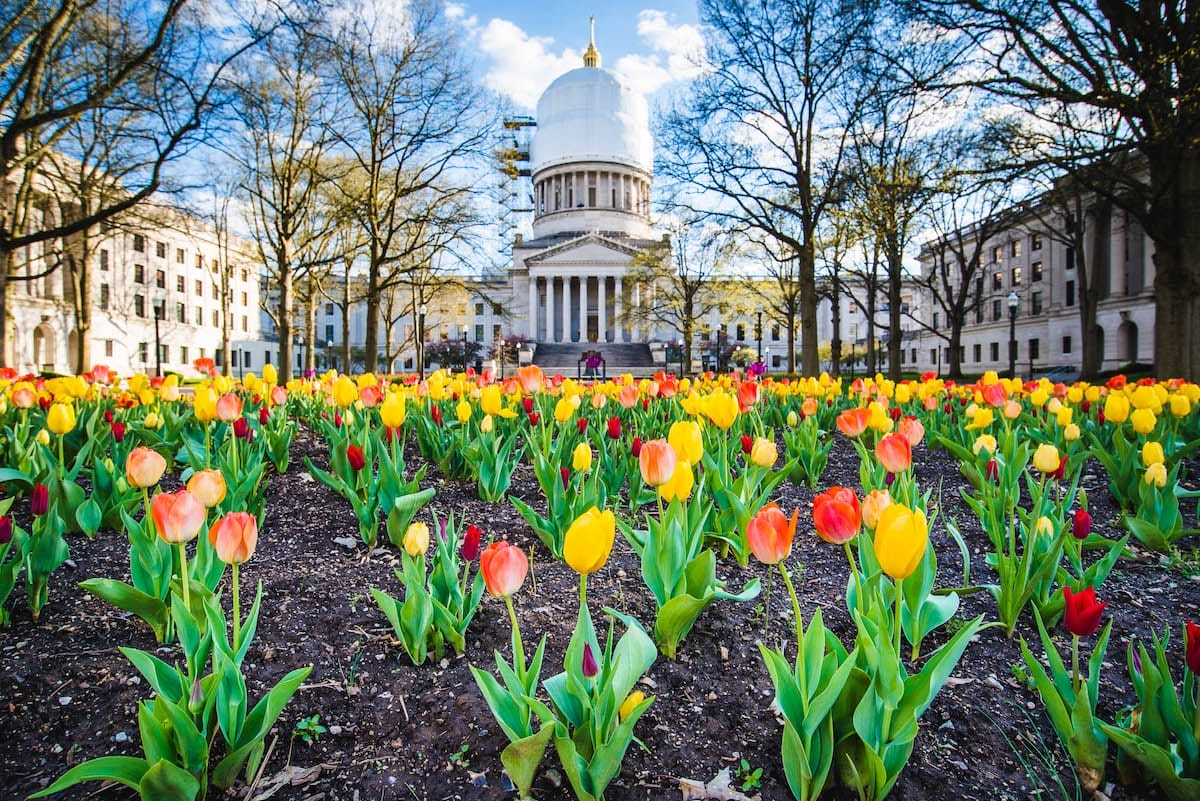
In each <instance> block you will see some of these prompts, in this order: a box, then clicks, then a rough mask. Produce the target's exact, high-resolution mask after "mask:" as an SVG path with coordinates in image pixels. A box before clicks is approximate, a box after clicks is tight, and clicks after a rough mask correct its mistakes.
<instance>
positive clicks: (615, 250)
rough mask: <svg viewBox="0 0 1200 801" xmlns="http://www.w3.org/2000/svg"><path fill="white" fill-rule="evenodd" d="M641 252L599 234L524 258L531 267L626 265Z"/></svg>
mask: <svg viewBox="0 0 1200 801" xmlns="http://www.w3.org/2000/svg"><path fill="white" fill-rule="evenodd" d="M639 253H641V250H640V249H638V248H636V247H633V246H631V245H629V244H626V243H624V242H619V241H617V240H615V239H609V238H608V237H605V236H602V235H600V234H585V235H583V236H581V237H577V238H576V239H571V240H568V241H566V242H563V243H561V244H558V245H554V246H553V247H549V248H546V249H545V250H543V251H541V252H540V253H535V254H534V255H532V256H528V257H526V258H525V263H526V264H528V265H530V266H533V265H537V266H542V267H544V266H549V265H555V264H563V265H565V264H604V263H611V264H628V263H629V260H630V259H632V258H634V257H635V256H637V255H638V254H639Z"/></svg>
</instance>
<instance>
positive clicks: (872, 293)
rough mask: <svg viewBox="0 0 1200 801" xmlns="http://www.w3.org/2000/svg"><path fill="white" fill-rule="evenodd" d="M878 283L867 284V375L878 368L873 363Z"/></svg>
mask: <svg viewBox="0 0 1200 801" xmlns="http://www.w3.org/2000/svg"><path fill="white" fill-rule="evenodd" d="M878 292H879V282H877V281H876V280H875V279H874V278H872V279H871V280H870V281H868V282H867V375H872V376H873V375H875V373H876V372H878V370H879V368H878V365H877V364H876V362H875V297H876V295H877V294H878Z"/></svg>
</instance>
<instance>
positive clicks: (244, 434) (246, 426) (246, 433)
mask: <svg viewBox="0 0 1200 801" xmlns="http://www.w3.org/2000/svg"><path fill="white" fill-rule="evenodd" d="M253 433H254V432H253V431H251V430H250V421H249V420H247V419H246V418H245V417H239V418H237V419H236V420H234V421H233V435H234V436H235V437H237V438H238V439H250V437H251V435H252V434H253Z"/></svg>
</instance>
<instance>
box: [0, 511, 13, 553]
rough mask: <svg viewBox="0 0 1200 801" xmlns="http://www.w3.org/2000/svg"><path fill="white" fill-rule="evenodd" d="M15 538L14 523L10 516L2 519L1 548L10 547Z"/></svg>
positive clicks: (0, 524)
mask: <svg viewBox="0 0 1200 801" xmlns="http://www.w3.org/2000/svg"><path fill="white" fill-rule="evenodd" d="M12 538H13V521H12V518H11V517H9V516H8V515H4V516H3V517H0V547H3V546H5V545H8V544H9V543H10V542H12Z"/></svg>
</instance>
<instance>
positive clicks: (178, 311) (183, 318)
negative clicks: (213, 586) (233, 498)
mask: <svg viewBox="0 0 1200 801" xmlns="http://www.w3.org/2000/svg"><path fill="white" fill-rule="evenodd" d="M175 320H176V322H180V323H186V322H187V306H184V305H183V304H182V303H176V304H175ZM180 580H181V581H182V579H180Z"/></svg>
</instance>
